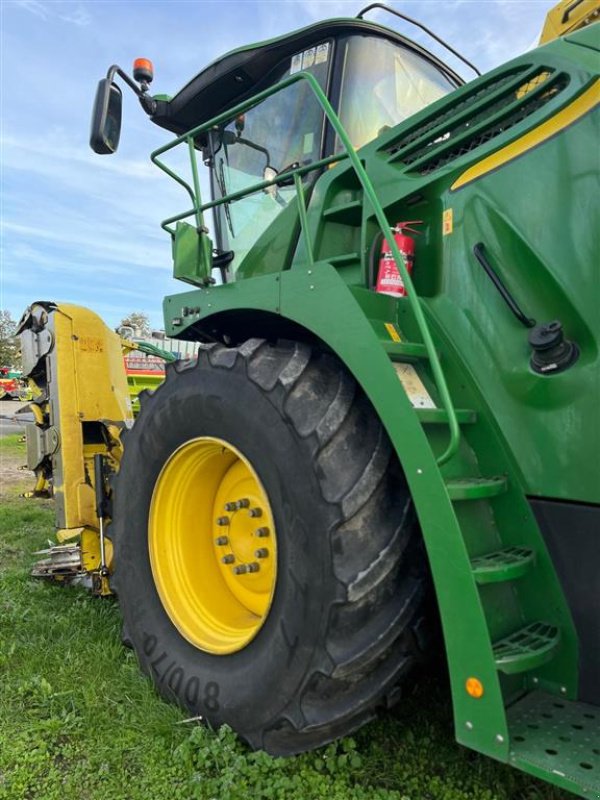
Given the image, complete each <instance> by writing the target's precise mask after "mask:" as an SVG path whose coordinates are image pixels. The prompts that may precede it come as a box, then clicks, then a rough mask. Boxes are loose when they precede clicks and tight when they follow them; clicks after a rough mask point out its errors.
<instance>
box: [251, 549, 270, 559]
mask: <svg viewBox="0 0 600 800" xmlns="http://www.w3.org/2000/svg"><path fill="white" fill-rule="evenodd" d="M254 555H255V556H256V557H257V558H267V556H268V555H269V551H268V550H267V548H266V547H259V548H258V550H255V551H254Z"/></svg>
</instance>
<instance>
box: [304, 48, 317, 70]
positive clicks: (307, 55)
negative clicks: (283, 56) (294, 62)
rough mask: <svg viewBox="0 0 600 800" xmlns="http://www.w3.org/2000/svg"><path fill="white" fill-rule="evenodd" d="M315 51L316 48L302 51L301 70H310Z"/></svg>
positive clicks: (313, 61)
mask: <svg viewBox="0 0 600 800" xmlns="http://www.w3.org/2000/svg"><path fill="white" fill-rule="evenodd" d="M316 51H317V48H316V47H311V48H309V49H308V50H305V51H304V53H303V54H302V69H310V68H311V67H312V65H313V64H314V63H315V55H316Z"/></svg>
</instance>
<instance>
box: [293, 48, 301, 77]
mask: <svg viewBox="0 0 600 800" xmlns="http://www.w3.org/2000/svg"><path fill="white" fill-rule="evenodd" d="M301 69H302V53H296V55H295V56H292V63H291V66H290V75H294V74H295V73H296V72H300V70H301Z"/></svg>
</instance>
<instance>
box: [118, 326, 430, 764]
mask: <svg viewBox="0 0 600 800" xmlns="http://www.w3.org/2000/svg"><path fill="white" fill-rule="evenodd" d="M113 494H114V497H113V507H112V511H113V523H112V525H111V527H110V533H111V535H112V538H113V541H114V546H115V564H116V574H115V576H114V585H115V588H116V591H117V593H118V597H119V602H120V604H121V608H122V612H123V617H124V630H125V632H126V636H127V639H128V640H129V642H130V644H131V645H132V646H133V648H134V649H135V651H136V653H137V656H138V659H139V661H140V664H141V667H142V669H143V670H144V671H145V672H146V673H147V674H148V675H149V676H150V677H151V678H152V680H153V681H154V683H155V685H156V686H157V688H158V689H159V691H160V692H161V693H162V694H163V695H164V696H165V697H167V698H169V699H175V700H176V701H177V702H179V703H180V704H181V705H182V706H184V707H185V708H186V709H188V710H189V712H190V714H191V715H194V716H196V715H198V716H201V717H202V718H203V719H205V720H206V721H207V722H208V723H209V724H210V725H211V726H219V725H221V724H223V723H227V724H229V725H230V726H231V727H232V728H233V729H234V730H235V731H237V733H238V734H239V735H240V736H241V737H242V738H243V739H245V740H246V741H247V742H248V743H249V744H250V745H251V746H252V747H254V748H263V749H265V750H267V751H268V752H270V753H273V754H276V755H289V754H292V753H298V752H301V751H304V750H309V749H311V748H314V747H317V746H319V745H322V744H324V743H326V742H329V741H331V740H333V739H335V738H337V737H339V736H342V735H345V734H348V733H350V732H351V731H353V730H355V729H356V728H358V727H359V726H360V725H362V724H363V723H364V722H366V721H367V720H369V719H371V718H372V717H373V716H374V714H375V713H376V711H377V709H378V708H380V707H383V706H386V705H387V706H389V705H391V704H392V703H393V702H395V700H396V699H397V697H398V693H399V687H400V685H401V684H402V683H403V681H404V680H405V678H406V676H407V675H408V673H409V671H410V670H411V668H412V667H414V666H415V664H416V663H417V661H419V660H420V659H421V658H422V655H423V643H424V641H425V639H426V638H427V637H426V633H427V625H426V624H424V623H425V620H424V602H425V599H426V598H425V596H426V594H427V592H426V587H427V570H426V569H425V566H424V556H423V552H422V548H421V544H420V535H419V531H418V526H417V523H416V519H415V514H414V509H413V505H412V502H411V499H410V495H409V492H408V489H407V486H406V482H405V479H404V477H403V475H402V472H401V470H400V467H399V465H398V462H397V459H396V457H395V454H394V453H393V451H392V448H391V445H390V442H389V439H388V437H387V434H386V433H385V431H384V429H383V427H382V425H381V423H380V421H379V419H378V417H377V415H376V414H375V412H374V410H373V408H372V406H371V404H370V402H369V401H368V400H367V398H366V396H365V395H364V393H363V392H362V391H360V389H359V388H358V386H357V385H356V383H355V381H354V380H353V379H352V378H351V377H350V376H349V375H348V373H347V371H346V370H345V369H344V368H343V366H342V365H341V364H340V362H339V361H338V360H337V359H336V358H334V357H333V356H332V355H330V354H326V353H322V352H319V351H314V350H311V349H310V348H309V347H308V346H306V345H304V344H297V343H292V342H283V343H279V344H278V345H276V346H273V345H270V344H268V343H265V342H263V341H262V340H249V341H247V342H246V343H244V344H243V345H241V346H239V347H236V348H226V347H223V346H221V345H210V346H206V347H204V346H203V347H201V349H200V352H199V355H198V360H197V362H194V363H193V364H191V365H187V364H183V363H175V364H169V365H168V366H167V376H166V380H165V382H164V383H163V385H162V386H160V387H159V388H158V389H157V390H156V391H155V392H154V393H153V394H146V393H143V394H142V408H141V413H140V415H139V417H138V418H137V420H136V422H135V425H134V427H133V429H132V430H131V431H130V432H129V433H128V434H127V435H126V437H125V447H124V456H123V460H122V463H121V467H120V470H119V474H118V476H117V478H116V481H115V485H114V492H113Z"/></svg>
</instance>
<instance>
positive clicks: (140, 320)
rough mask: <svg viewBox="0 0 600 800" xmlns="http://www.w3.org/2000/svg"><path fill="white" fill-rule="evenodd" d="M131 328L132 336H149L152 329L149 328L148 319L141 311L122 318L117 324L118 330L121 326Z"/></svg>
mask: <svg viewBox="0 0 600 800" xmlns="http://www.w3.org/2000/svg"><path fill="white" fill-rule="evenodd" d="M125 325H126V326H127V327H129V328H133V333H134V336H150V334H151V333H152V329H151V328H150V319H149V318H148V315H147V314H144V312H143V311H132V312H131V314H128V315H127V316H126V317H123V319H122V320H121V322H120V323H119V328H121V327H123V326H125Z"/></svg>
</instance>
